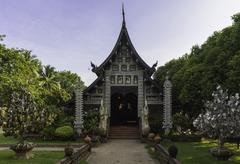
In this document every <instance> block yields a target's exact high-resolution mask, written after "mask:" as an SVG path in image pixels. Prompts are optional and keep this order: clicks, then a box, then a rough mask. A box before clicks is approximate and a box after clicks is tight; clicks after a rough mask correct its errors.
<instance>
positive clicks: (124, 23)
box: [122, 2, 126, 26]
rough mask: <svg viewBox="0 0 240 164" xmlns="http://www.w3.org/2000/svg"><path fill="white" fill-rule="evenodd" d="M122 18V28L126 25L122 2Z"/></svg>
mask: <svg viewBox="0 0 240 164" xmlns="http://www.w3.org/2000/svg"><path fill="white" fill-rule="evenodd" d="M122 17H123V22H122V23H123V26H125V25H126V21H125V12H124V3H123V2H122Z"/></svg>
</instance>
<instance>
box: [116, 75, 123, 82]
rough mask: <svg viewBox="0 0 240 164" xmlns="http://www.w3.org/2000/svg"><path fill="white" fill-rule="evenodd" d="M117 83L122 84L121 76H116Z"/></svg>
mask: <svg viewBox="0 0 240 164" xmlns="http://www.w3.org/2000/svg"><path fill="white" fill-rule="evenodd" d="M117 83H118V84H122V83H123V76H122V75H118V76H117Z"/></svg>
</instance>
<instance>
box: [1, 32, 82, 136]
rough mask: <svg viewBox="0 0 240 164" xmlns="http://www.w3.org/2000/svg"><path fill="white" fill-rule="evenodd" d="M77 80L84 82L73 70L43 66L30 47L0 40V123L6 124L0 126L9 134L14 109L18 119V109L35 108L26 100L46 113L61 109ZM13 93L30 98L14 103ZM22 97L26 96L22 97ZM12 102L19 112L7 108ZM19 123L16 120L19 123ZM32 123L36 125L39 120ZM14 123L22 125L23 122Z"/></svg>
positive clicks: (72, 106)
mask: <svg viewBox="0 0 240 164" xmlns="http://www.w3.org/2000/svg"><path fill="white" fill-rule="evenodd" d="M2 40H3V36H2V35H0V41H2ZM79 83H80V84H81V85H84V83H83V82H82V81H81V78H80V77H79V76H78V75H77V74H75V73H71V72H70V71H56V70H55V68H54V67H52V66H50V65H47V66H44V65H42V63H41V62H40V61H39V60H38V59H37V58H36V56H34V55H32V54H31V51H28V50H25V49H17V48H8V47H6V46H5V45H4V44H0V108H1V109H2V110H3V109H4V111H5V112H1V115H0V124H5V125H6V124H7V126H3V127H7V128H8V135H11V134H9V132H11V129H9V128H13V129H14V131H15V130H16V126H14V125H15V124H11V122H9V120H11V119H10V118H12V117H14V116H11V115H12V114H14V113H15V114H16V113H18V116H17V117H19V118H20V119H18V120H22V119H23V118H25V116H23V117H21V114H24V112H21V111H20V110H27V111H29V110H34V109H35V108H32V109H31V107H32V105H26V104H27V103H30V104H34V106H35V107H36V108H39V111H41V110H44V111H45V113H46V115H48V113H55V114H56V115H57V114H58V113H61V111H62V108H64V107H65V105H66V104H68V102H72V99H73V98H74V94H73V89H74V87H75V86H76V85H78V84H79ZM23 91H24V92H23ZM13 95H17V96H15V99H17V101H19V102H25V101H28V100H31V101H29V102H26V103H23V104H21V103H15V102H16V100H15V99H13ZM26 97H29V98H28V99H26ZM31 102H32V103H31ZM13 104H14V105H15V107H14V109H16V110H19V112H17V111H15V112H12V111H11V110H12V109H13V108H12V106H13ZM24 104H25V105H24ZM68 108H70V109H74V104H71V105H70V106H69V105H68ZM4 113H5V114H4ZM31 116H35V115H31ZM17 117H16V118H17ZM29 117H30V115H29ZM26 118H27V117H26ZM46 118H50V117H46ZM53 118H57V116H56V117H51V121H50V120H45V121H46V122H49V123H48V125H49V124H50V122H53V121H54V120H53ZM28 120H31V119H30V118H28ZM35 120H38V119H35ZM39 120H40V119H39ZM15 122H16V121H15ZM21 124H22V123H20V122H19V125H21ZM16 125H17V124H16ZM34 125H40V123H39V124H37V123H36V124H34ZM42 125H44V124H42ZM18 127H25V125H23V126H18ZM43 128H44V126H38V127H33V128H29V129H33V130H32V131H28V132H39V131H40V130H41V129H43ZM3 130H6V129H3ZM18 131H21V130H20V129H19V130H18Z"/></svg>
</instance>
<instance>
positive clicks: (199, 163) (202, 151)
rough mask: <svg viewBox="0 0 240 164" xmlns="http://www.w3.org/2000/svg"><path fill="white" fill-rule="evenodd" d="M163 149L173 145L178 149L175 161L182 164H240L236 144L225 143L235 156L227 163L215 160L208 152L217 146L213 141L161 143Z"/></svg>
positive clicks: (239, 155)
mask: <svg viewBox="0 0 240 164" xmlns="http://www.w3.org/2000/svg"><path fill="white" fill-rule="evenodd" d="M161 144H162V145H163V146H164V147H165V148H167V149H168V147H169V146H170V145H172V144H175V145H176V146H177V148H178V156H177V159H178V160H179V161H180V162H181V163H183V164H193V163H194V164H209V163H211V164H237V163H238V164H239V163H240V149H239V150H237V146H236V144H230V143H226V144H225V146H227V147H228V148H229V149H231V150H233V151H234V153H235V155H234V156H233V158H232V159H230V160H229V161H217V160H215V159H214V158H213V157H212V156H211V154H210V153H209V152H208V150H209V149H210V148H211V147H215V146H217V143H216V141H215V140H203V141H202V142H175V143H173V142H162V143H161Z"/></svg>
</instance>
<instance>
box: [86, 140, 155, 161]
mask: <svg viewBox="0 0 240 164" xmlns="http://www.w3.org/2000/svg"><path fill="white" fill-rule="evenodd" d="M88 162H89V164H156V163H155V161H154V160H153V159H152V158H151V157H150V156H149V154H148V152H147V149H146V148H145V144H143V143H140V141H139V140H110V141H109V142H108V143H106V144H102V145H100V146H99V147H97V148H93V149H92V153H91V155H90V157H89V159H88Z"/></svg>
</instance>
